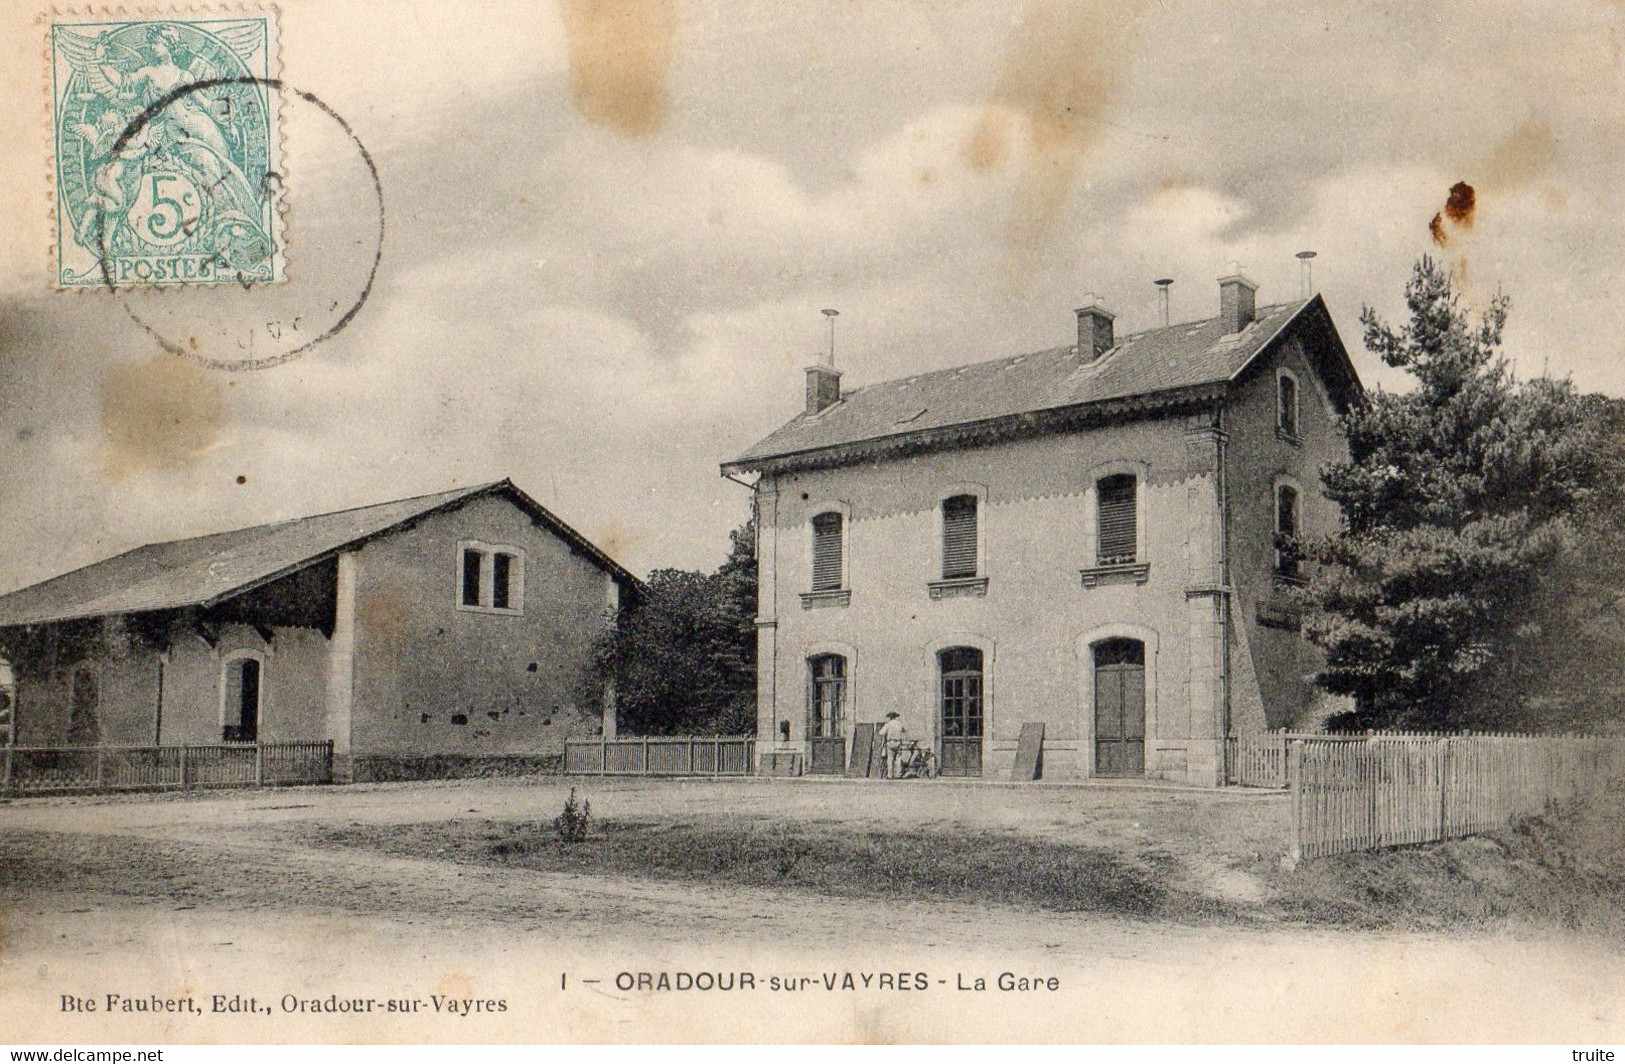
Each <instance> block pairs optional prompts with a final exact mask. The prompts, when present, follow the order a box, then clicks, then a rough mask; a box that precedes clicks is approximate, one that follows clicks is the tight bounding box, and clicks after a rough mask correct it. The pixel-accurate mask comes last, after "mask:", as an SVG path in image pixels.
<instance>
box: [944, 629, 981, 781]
mask: <svg viewBox="0 0 1625 1064" xmlns="http://www.w3.org/2000/svg"><path fill="white" fill-rule="evenodd" d="M937 672H938V676H939V681H938V691H939V692H940V693H939V697H938V712H939V720H938V725H939V728H938V732H937V734H938V735H939V736H941V739H940V742H941V752H940V754H939V755H938V759H937V763H938V765H940V766H941V773H942V775H944V776H980V775H981V774H982V728H983V724H984V720H983V674H982V652H981V651H980V650H977V649H976V648H975V647H949V648H948V649H947V650H944V651H942V652H941V653H940V654H938V655H937Z"/></svg>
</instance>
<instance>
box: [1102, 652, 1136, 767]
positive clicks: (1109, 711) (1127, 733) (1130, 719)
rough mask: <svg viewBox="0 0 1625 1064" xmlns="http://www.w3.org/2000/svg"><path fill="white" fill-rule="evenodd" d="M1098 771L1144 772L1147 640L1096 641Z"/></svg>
mask: <svg viewBox="0 0 1625 1064" xmlns="http://www.w3.org/2000/svg"><path fill="white" fill-rule="evenodd" d="M1094 666H1095V775H1097V776H1144V775H1145V644H1144V643H1142V642H1140V641H1139V640H1137V639H1107V640H1105V641H1104V642H1100V643H1096V644H1095V662H1094Z"/></svg>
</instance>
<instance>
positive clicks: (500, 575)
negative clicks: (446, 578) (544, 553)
mask: <svg viewBox="0 0 1625 1064" xmlns="http://www.w3.org/2000/svg"><path fill="white" fill-rule="evenodd" d="M458 558H459V562H458V584H457V608H458V609H461V610H468V611H470V612H474V613H522V612H523V611H524V606H525V553H524V551H522V550H519V549H518V548H517V547H505V546H499V545H495V544H490V543H479V542H475V541H466V542H463V543H460V544H458Z"/></svg>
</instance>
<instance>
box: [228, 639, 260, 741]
mask: <svg viewBox="0 0 1625 1064" xmlns="http://www.w3.org/2000/svg"><path fill="white" fill-rule="evenodd" d="M222 682H223V683H224V684H225V685H226V713H225V722H224V724H223V725H222V727H221V730H220V738H221V741H223V742H228V743H254V742H258V741H259V737H260V662H259V659H258V658H235V659H233V660H232V661H229V662H227V663H226V675H225V677H224V679H223V681H222Z"/></svg>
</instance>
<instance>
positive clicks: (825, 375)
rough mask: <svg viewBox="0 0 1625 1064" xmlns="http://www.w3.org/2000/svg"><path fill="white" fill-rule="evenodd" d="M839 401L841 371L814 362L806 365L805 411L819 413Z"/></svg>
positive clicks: (809, 413) (810, 413)
mask: <svg viewBox="0 0 1625 1064" xmlns="http://www.w3.org/2000/svg"><path fill="white" fill-rule="evenodd" d="M840 401H841V371H840V370H838V369H836V368H835V367H834V366H826V365H824V364H823V363H821V362H820V363H814V364H813V365H811V366H808V367H807V413H808V415H812V414H819V413H822V412H823V411H825V410H828V409H829V408H830V407H832V406H834V405H835V404H836V403H838V402H840Z"/></svg>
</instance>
